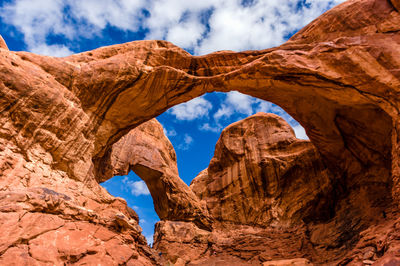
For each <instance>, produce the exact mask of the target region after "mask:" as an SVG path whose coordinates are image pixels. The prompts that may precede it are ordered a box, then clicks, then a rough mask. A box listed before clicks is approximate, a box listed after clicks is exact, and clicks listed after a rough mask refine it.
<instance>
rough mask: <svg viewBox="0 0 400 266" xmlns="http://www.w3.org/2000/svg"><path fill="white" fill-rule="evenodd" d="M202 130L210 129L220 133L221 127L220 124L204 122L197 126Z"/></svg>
mask: <svg viewBox="0 0 400 266" xmlns="http://www.w3.org/2000/svg"><path fill="white" fill-rule="evenodd" d="M199 129H200V130H202V131H211V132H214V133H220V132H221V131H222V129H223V127H222V126H221V125H220V124H215V125H211V124H210V123H204V124H202V125H201V126H200V127H199Z"/></svg>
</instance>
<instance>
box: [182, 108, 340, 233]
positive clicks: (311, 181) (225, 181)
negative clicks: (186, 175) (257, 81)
mask: <svg viewBox="0 0 400 266" xmlns="http://www.w3.org/2000/svg"><path fill="white" fill-rule="evenodd" d="M333 181H334V178H333V176H332V174H331V173H330V171H329V170H328V169H327V168H326V166H325V165H324V164H323V163H322V161H321V159H320V156H319V154H318V152H317V151H316V150H315V148H314V146H313V145H312V144H311V143H310V142H309V141H306V140H299V139H297V138H296V137H295V134H294V131H293V129H292V128H291V127H290V125H289V124H288V123H286V121H285V120H283V119H282V118H280V117H279V116H277V115H274V114H265V113H258V114H256V115H253V116H250V117H248V118H246V119H244V120H242V121H239V122H236V123H234V124H232V125H230V126H228V127H227V128H225V129H224V130H223V131H222V133H221V136H220V138H219V139H218V142H217V144H216V146H215V153H214V157H213V158H212V159H211V162H210V165H209V167H208V169H206V170H204V171H203V172H201V173H200V174H199V175H198V176H197V177H196V178H195V179H193V181H192V183H191V185H190V188H191V189H192V190H193V192H194V193H195V194H196V195H197V196H198V197H199V198H200V199H201V200H204V201H205V202H206V205H207V208H208V211H209V212H210V215H211V216H212V217H213V218H214V219H216V220H218V221H223V222H227V221H229V222H232V223H236V224H242V225H258V226H264V227H265V226H271V225H281V226H282V225H284V224H287V225H291V224H293V223H298V222H299V221H302V220H303V219H310V217H312V219H313V220H318V219H322V220H324V219H325V220H327V219H329V218H331V217H330V216H331V215H332V214H331V213H332V212H333V210H331V209H332V208H334V207H333V206H334V202H333V199H332V198H331V197H332V194H333V193H332V190H333V184H332V183H333Z"/></svg>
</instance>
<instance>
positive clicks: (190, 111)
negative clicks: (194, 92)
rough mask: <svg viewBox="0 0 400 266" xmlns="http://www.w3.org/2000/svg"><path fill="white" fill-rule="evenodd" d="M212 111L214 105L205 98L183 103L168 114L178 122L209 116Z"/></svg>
mask: <svg viewBox="0 0 400 266" xmlns="http://www.w3.org/2000/svg"><path fill="white" fill-rule="evenodd" d="M211 109H212V104H211V103H210V102H209V101H207V100H206V99H205V98H204V97H198V98H195V99H193V100H191V101H188V102H186V103H181V104H179V105H176V106H174V107H172V108H171V109H170V110H169V111H168V112H169V113H171V114H172V115H174V116H175V117H176V119H178V120H194V119H196V118H200V117H204V116H208V112H209V111H210V110H211Z"/></svg>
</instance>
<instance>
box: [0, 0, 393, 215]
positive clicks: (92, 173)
mask: <svg viewBox="0 0 400 266" xmlns="http://www.w3.org/2000/svg"><path fill="white" fill-rule="evenodd" d="M398 6H399V3H398V1H394V0H393V1H392V2H390V1H388V0H350V1H347V2H345V3H343V4H341V5H339V6H337V7H336V8H334V9H332V10H330V11H328V12H326V13H325V14H323V15H322V16H321V17H319V18H318V19H317V20H315V21H313V22H312V23H310V24H309V25H308V26H306V27H305V28H304V29H303V30H301V31H300V32H298V33H297V34H296V35H294V36H293V37H292V38H291V39H290V40H289V41H288V42H287V43H285V44H283V45H281V46H279V47H275V48H271V49H266V50H261V51H247V52H240V53H235V52H230V51H221V52H216V53H213V54H209V55H205V56H199V57H196V56H191V55H190V54H188V53H187V52H185V51H184V50H182V49H180V48H178V47H176V46H174V45H172V44H170V43H168V42H164V41H138V42H131V43H126V44H121V45H114V46H109V47H103V48H99V49H96V50H94V51H90V52H85V53H81V54H77V55H72V56H69V57H65V58H53V57H46V56H39V55H35V54H31V53H26V52H11V51H8V50H7V46H6V45H5V44H3V42H2V44H0V70H1V71H0V96H1V97H0V125H1V128H0V144H1V147H2V150H0V160H1V161H0V171H1V174H2V179H1V180H0V185H1V187H2V188H3V190H5V191H11V190H14V189H16V188H24V189H25V188H29V187H32V186H38V185H40V186H49V187H57V188H59V189H60V190H61V191H63V192H65V193H66V194H68V195H72V196H74V197H76V198H79V199H80V198H81V197H82V196H81V195H79V193H77V192H76V191H72V190H71V189H70V186H71V187H73V186H75V185H73V184H79V185H77V186H78V187H80V188H79V189H83V188H90V189H89V190H88V191H87V193H88V195H87V197H89V198H91V199H93V201H94V202H96V200H97V199H98V197H100V196H99V195H101V197H102V199H104V200H105V199H107V196H106V195H105V194H103V192H101V189H100V188H98V184H97V181H96V173H98V172H99V170H100V168H101V165H100V162H102V161H103V160H104V159H105V156H107V154H108V153H109V150H110V148H111V146H112V144H114V143H115V142H116V141H118V140H119V139H120V138H121V137H122V136H123V135H125V134H127V133H128V132H129V131H130V130H131V129H132V128H134V127H136V126H138V125H140V124H141V123H143V122H145V121H148V120H150V119H151V118H153V117H155V116H157V115H159V114H161V113H162V112H164V111H165V110H167V109H168V108H170V107H172V106H174V105H176V104H179V103H182V102H185V101H188V100H190V99H192V98H194V97H197V96H200V95H202V94H204V93H206V92H212V91H225V92H226V91H230V90H238V91H240V92H242V93H245V94H248V95H251V96H254V97H257V98H260V99H264V100H268V101H271V102H273V103H276V104H278V105H280V106H281V107H282V108H284V109H285V110H286V111H287V112H288V113H289V114H290V115H292V116H293V117H294V118H295V119H296V120H297V121H299V122H300V123H301V124H302V126H303V127H304V128H305V130H306V132H307V135H308V136H309V137H310V140H311V141H312V143H313V144H314V145H315V146H316V147H317V149H318V151H319V153H320V154H321V156H322V158H323V160H324V162H325V163H326V164H327V166H328V167H329V168H330V169H331V171H332V172H333V173H334V174H335V175H336V176H337V177H338V180H340V182H341V184H342V186H343V187H344V188H345V189H347V188H349V187H357V186H359V185H360V183H363V182H366V183H376V184H385V185H387V184H389V186H391V187H393V189H392V193H393V196H394V198H395V199H396V202H398V200H399V198H400V180H399V176H400V172H399V171H400V166H399V161H400V160H399V152H398V151H399V147H398V146H399V136H398V133H397V132H398V127H399V118H398V117H399V99H400V98H399V97H398V95H397V94H398V89H399V88H400V82H399V78H400V71H399V69H400V63H399V62H400V46H399V42H400V34H399V32H400V26H399V25H400V14H399V12H398V11H397V10H396V8H398ZM44 174H45V175H48V176H49V177H46V180H44V178H43V177H44ZM52 178H53V179H52ZM50 180H53V181H54V180H57V182H56V181H54V182H53V181H50ZM55 184H58V185H55ZM96 193H97V194H96ZM93 204H94V203H93ZM127 215H128V214H127ZM128 216H129V215H128Z"/></svg>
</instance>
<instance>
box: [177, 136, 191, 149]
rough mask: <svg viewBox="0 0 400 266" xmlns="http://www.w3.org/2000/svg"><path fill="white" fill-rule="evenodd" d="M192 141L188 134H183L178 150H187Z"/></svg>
mask: <svg viewBox="0 0 400 266" xmlns="http://www.w3.org/2000/svg"><path fill="white" fill-rule="evenodd" d="M193 141H194V140H193V138H192V137H191V136H190V135H189V134H185V135H184V137H183V141H182V143H180V144H179V145H178V149H180V150H188V149H189V148H190V146H191V145H192V144H193Z"/></svg>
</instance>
